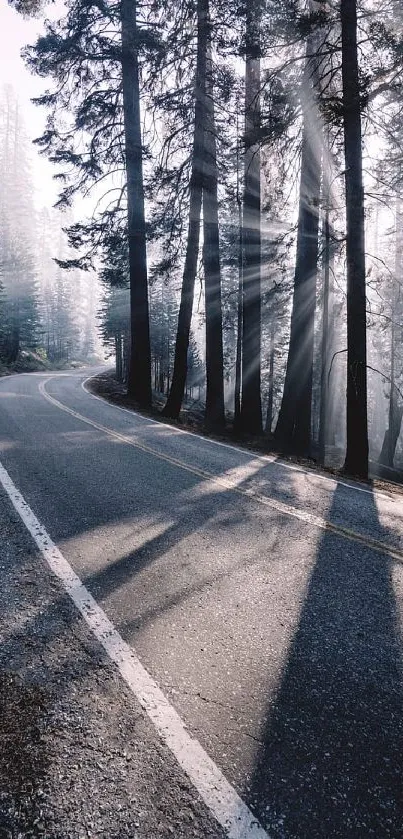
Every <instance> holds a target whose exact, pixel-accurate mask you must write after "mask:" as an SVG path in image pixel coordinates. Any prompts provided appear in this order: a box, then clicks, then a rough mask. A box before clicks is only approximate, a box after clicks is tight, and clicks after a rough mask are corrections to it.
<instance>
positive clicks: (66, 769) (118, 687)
mask: <svg viewBox="0 0 403 839" xmlns="http://www.w3.org/2000/svg"><path fill="white" fill-rule="evenodd" d="M0 533H1V545H2V547H1V552H0V591H1V618H0V742H1V744H2V745H1V749H0V839H23V837H46V838H47V839H62V837H63V839H91V837H95V836H97V837H105V839H124V838H125V837H127V838H129V837H130V839H156V837H162V839H164V837H172V836H174V837H176V839H185V838H186V839H188V837H189V839H190V837H199V839H202V837H203V839H206V837H212V839H223V836H224V834H223V832H222V830H221V828H219V826H218V825H217V823H216V821H215V820H214V818H213V817H212V816H211V815H210V814H209V813H208V811H207V809H206V807H205V805H204V804H203V803H202V802H201V801H200V799H199V798H198V795H197V793H196V792H195V791H194V790H193V788H192V787H191V785H190V783H189V781H188V780H187V778H186V777H185V776H184V775H183V773H182V771H181V770H180V768H179V767H178V765H177V764H176V762H175V760H174V758H173V757H172V755H171V754H170V752H169V750H168V749H167V747H166V746H165V745H164V744H163V743H162V742H161V741H160V739H159V738H158V736H157V735H156V733H155V731H154V729H153V727H152V725H151V723H150V722H149V721H148V719H147V718H146V717H145V714H144V712H143V710H142V709H141V707H140V705H139V704H138V702H137V701H136V700H135V698H134V697H133V696H132V694H131V693H130V691H129V690H128V688H127V687H126V686H125V684H124V683H123V682H122V680H121V679H120V677H119V676H118V674H117V672H116V671H115V669H114V666H113V665H112V664H111V663H110V662H109V661H108V660H107V658H106V656H105V654H104V652H103V650H102V649H101V648H100V647H99V645H98V644H97V642H96V641H95V639H93V638H92V637H91V635H90V633H89V631H88V629H87V627H86V626H85V624H84V622H83V621H82V619H81V617H80V616H79V615H78V613H77V612H76V611H75V609H74V607H73V605H72V604H71V603H70V601H69V600H68V598H67V597H66V596H65V595H64V594H63V592H62V591H61V588H60V586H59V583H58V581H57V580H55V579H53V578H52V575H51V574H50V572H49V571H48V569H47V567H46V565H45V563H44V560H43V558H42V557H41V556H40V554H39V553H38V551H37V550H36V547H35V545H34V544H33V542H32V541H31V538H30V536H29V534H27V533H26V532H25V530H24V528H23V526H22V524H21V522H20V520H19V518H18V516H17V514H16V513H15V512H14V510H13V508H12V506H11V504H10V503H9V501H8V499H7V498H6V497H5V495H4V493H0Z"/></svg>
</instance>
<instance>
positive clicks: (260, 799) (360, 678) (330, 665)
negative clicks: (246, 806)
mask: <svg viewBox="0 0 403 839" xmlns="http://www.w3.org/2000/svg"><path fill="white" fill-rule="evenodd" d="M339 491H340V488H338V489H336V492H335V498H334V501H333V506H334V507H337V503H338V499H337V493H338V492H339ZM371 518H372V521H369V522H368V524H369V526H370V525H371V524H373V523H374V522H376V521H377V511H376V506H375V502H374V499H372V510H371ZM378 525H379V522H378ZM391 566H392V561H391V560H389V559H388V558H387V557H386V556H382V555H380V554H376V553H374V552H371V551H370V550H369V549H367V548H366V547H365V546H360V545H356V544H353V543H351V542H348V541H347V540H344V539H341V538H339V537H337V536H335V535H333V534H329V533H325V534H324V535H323V537H322V539H321V542H320V545H319V548H318V553H317V560H316V564H315V567H314V569H313V572H312V576H311V579H310V583H309V586H308V590H307V595H306V600H305V603H304V606H303V609H302V612H301V616H300V621H299V626H298V629H297V631H296V633H295V636H294V639H293V643H292V646H291V649H290V651H289V657H288V662H287V665H286V668H285V670H284V673H283V677H282V681H281V686H280V689H279V691H278V694H277V697H276V701H275V705H274V707H272V708H269V709H268V719H267V724H266V728H265V731H264V733H263V735H262V746H261V748H260V751H259V753H258V755H257V760H256V766H255V772H254V776H253V778H252V784H251V796H252V802H254V804H255V806H256V810H257V812H258V814H259V815H260V817H261V818H262V821H264V823H265V824H266V826H267V827H268V830H269V834H270V835H271V836H272V837H273V839H280V837H281V839H294V838H295V839H305V837H306V839H308V837H309V839H315V837H318V839H319V837H320V839H331V837H340V839H350V837H351V839H353V837H354V839H358V838H359V837H362V839H364V837H365V839H368V837H370V836H377V837H399V839H401V837H402V836H403V784H402V781H403V779H402V767H403V762H402V761H403V758H402V755H403V679H402V661H401V639H400V633H399V628H398V620H397V613H396V601H395V594H394V590H393V585H392V580H391Z"/></svg>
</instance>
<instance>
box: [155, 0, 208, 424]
mask: <svg viewBox="0 0 403 839" xmlns="http://www.w3.org/2000/svg"><path fill="white" fill-rule="evenodd" d="M203 14H204V11H203V0H198V3H197V59H196V77H195V120H194V132H193V152H192V171H191V178H190V199H189V225H188V238H187V246H186V255H185V265H184V269H183V279H182V289H181V299H180V305H179V315H178V327H177V334H176V343H175V357H174V369H173V374H172V383H171V389H170V391H169V396H168V399H167V402H166V405H165V407H164V409H163V411H162V414H163V416H165V417H171V418H172V419H176V418H177V417H178V416H179V412H180V409H181V405H182V401H183V395H184V391H185V384H186V374H187V357H188V349H189V338H190V326H191V322H192V310H193V299H194V287H195V280H196V272H197V261H198V255H199V242H200V217H201V206H202V180H203V154H204V112H205V98H206V61H207V38H206V34H207V33H206V26H205V20H204V18H203Z"/></svg>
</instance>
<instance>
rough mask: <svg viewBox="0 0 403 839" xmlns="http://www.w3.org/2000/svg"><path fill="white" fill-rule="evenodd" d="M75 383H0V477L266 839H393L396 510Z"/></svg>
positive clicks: (397, 810)
mask: <svg viewBox="0 0 403 839" xmlns="http://www.w3.org/2000/svg"><path fill="white" fill-rule="evenodd" d="M83 379H84V376H83V375H81V374H77V373H75V374H72V375H53V376H51V377H48V376H42V375H29V376H28V375H24V376H19V377H13V378H10V379H5V380H2V381H1V382H0V461H1V463H2V464H3V466H4V467H5V468H6V470H7V471H8V473H9V475H10V476H11V478H12V480H13V481H14V483H15V485H16V486H17V487H18V489H19V490H20V491H21V493H22V494H23V496H24V498H25V500H26V501H27V502H28V504H29V505H30V507H31V508H32V510H33V511H34V513H35V514H36V516H37V517H38V519H39V520H40V521H41V522H42V523H43V525H44V526H45V528H46V530H47V532H48V533H49V534H50V536H51V538H52V540H53V541H54V542H55V543H56V544H57V546H58V547H59V548H60V550H61V551H62V553H63V555H64V556H65V558H66V559H67V560H68V562H69V563H70V564H71V566H72V567H73V568H74V570H75V571H76V573H77V574H78V575H79V576H80V577H81V579H82V581H83V582H84V583H85V585H86V587H87V588H88V589H89V590H90V592H91V593H92V594H93V596H94V597H95V599H96V600H97V602H98V603H99V604H100V605H101V606H102V607H103V609H104V610H105V612H106V614H107V615H108V617H109V618H110V619H111V621H112V622H113V624H114V625H115V627H116V628H117V629H118V630H119V632H120V634H121V635H122V636H123V638H124V639H125V640H126V641H127V642H128V643H129V644H130V645H132V646H133V648H134V649H135V650H136V653H137V655H138V657H139V659H140V660H141V662H142V663H143V665H144V667H145V668H146V669H147V670H148V672H149V673H150V674H151V676H152V677H153V678H154V679H155V680H156V682H157V683H158V684H159V686H160V687H161V689H162V691H163V692H164V694H165V696H166V697H168V699H169V701H170V703H171V704H172V705H173V706H174V708H175V709H176V710H177V712H178V713H179V715H180V717H181V718H182V720H184V722H185V723H186V725H187V727H188V730H189V732H190V733H191V734H192V735H193V736H195V737H197V739H198V740H199V742H200V743H201V745H202V746H203V748H204V749H205V751H206V752H207V753H208V755H210V757H211V758H212V759H213V761H214V762H215V763H216V765H217V766H218V767H219V768H220V769H221V770H222V771H223V773H224V775H225V776H226V778H227V779H228V780H229V782H230V783H231V784H232V785H233V786H234V787H235V789H236V790H237V792H238V793H239V795H240V796H241V797H242V799H243V800H244V801H245V802H246V803H247V805H248V806H249V807H250V808H251V809H252V811H253V812H254V813H255V814H256V815H257V817H258V818H259V820H260V823H261V825H262V826H263V827H264V828H265V829H266V830H267V833H268V835H269V836H270V837H273V839H294V837H295V839H305V837H306V839H308V837H309V839H315V837H321V839H330V837H341V838H342V839H350V837H354V839H355V837H362V839H364V837H365V839H367V837H370V836H377V837H400V839H401V837H402V836H403V826H402V825H403V778H402V765H403V764H402V755H403V672H402V640H401V630H402V619H403V499H401V498H400V497H399V496H389V495H388V494H387V493H374V492H372V491H371V490H369V489H368V488H366V487H362V486H360V485H354V484H352V483H351V484H349V482H337V481H334V480H331V479H328V478H325V477H321V476H319V475H316V474H314V473H311V472H308V471H305V470H303V469H300V468H297V467H290V466H288V465H286V464H284V463H281V462H279V461H276V460H271V459H269V458H267V459H265V458H261V457H258V456H256V455H254V454H251V453H247V452H242V451H240V450H238V449H236V448H232V447H228V446H223V445H219V444H216V443H214V442H211V441H208V440H203V439H202V438H200V437H197V436H194V435H190V434H186V433H183V432H180V431H178V430H177V429H174V428H172V427H169V426H166V425H163V424H159V423H154V422H152V421H151V420H149V419H146V418H142V417H140V416H137V415H134V414H132V413H129V412H125V411H122V410H119V409H117V408H116V407H114V406H112V405H109V404H106V403H104V402H103V401H101V400H99V399H95V398H94V397H92V396H91V395H89V394H88V393H87V392H86V391H85V390H84V389H83V387H82V381H83ZM49 397H50V398H49ZM63 406H64V409H63ZM66 409H67V410H66ZM85 419H86V420H87V422H85V421H84V420H85ZM106 429H108V430H109V432H110V433H108V431H107V430H106ZM21 526H22V525H21Z"/></svg>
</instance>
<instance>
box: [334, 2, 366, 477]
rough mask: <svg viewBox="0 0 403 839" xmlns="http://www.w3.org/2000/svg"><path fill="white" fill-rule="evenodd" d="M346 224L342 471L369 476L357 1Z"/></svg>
mask: <svg viewBox="0 0 403 839" xmlns="http://www.w3.org/2000/svg"><path fill="white" fill-rule="evenodd" d="M340 12H341V34H342V83H343V121H344V152H345V184H346V222H347V226H346V227H347V229H346V232H347V241H346V257H347V451H346V460H345V463H344V469H345V471H346V472H349V473H351V474H353V475H358V476H359V477H361V478H367V477H368V420H367V367H366V364H367V337H366V329H367V325H366V296H365V232H364V189H363V178H362V138H361V107H360V88H359V74H358V53H357V6H356V0H341V7H340Z"/></svg>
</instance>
